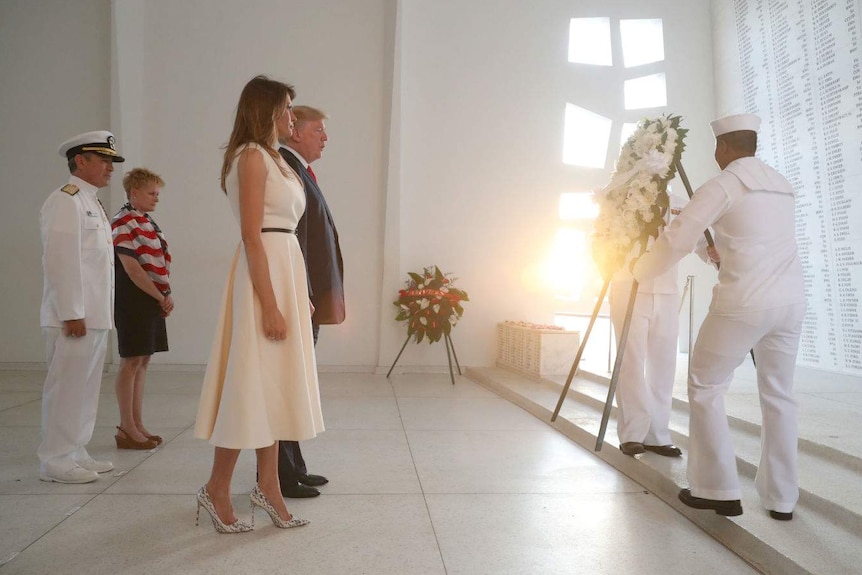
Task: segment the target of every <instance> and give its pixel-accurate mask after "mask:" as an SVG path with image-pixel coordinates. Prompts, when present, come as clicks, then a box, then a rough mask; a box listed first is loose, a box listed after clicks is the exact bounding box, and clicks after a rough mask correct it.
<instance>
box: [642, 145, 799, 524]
mask: <svg viewBox="0 0 862 575" xmlns="http://www.w3.org/2000/svg"><path fill="white" fill-rule="evenodd" d="M794 218H795V194H794V191H793V188H792V187H791V185H790V184H789V183H788V182H787V180H786V179H785V178H784V177H783V176H781V175H780V174H779V173H778V172H776V171H775V170H773V169H772V168H770V167H769V166H767V165H766V164H764V163H763V162H761V161H760V160H758V159H757V158H754V157H745V158H740V159H738V160H735V161H733V162H731V163H730V164H729V165H728V166H727V167H726V168H725V170H724V171H722V172H721V173H720V174H719V175H718V176H716V177H714V178H712V179H711V180H709V181H708V182H706V184H704V185H703V186H701V187H700V188H699V189H698V190H697V191H696V192H695V194H694V197H693V199H692V200H691V202H689V204H688V205H687V206H686V207H685V208H684V209H683V210H682V212H681V214H680V215H679V216H678V217H677V219H676V220H675V221H674V222H673V224H671V225H670V226H669V227H668V229H667V230H666V231H665V233H664V234H663V235H662V236H661V237H660V238H659V239H658V240H657V241H656V242H655V244H654V245H653V246H652V248H651V249H650V251H649V252H648V253H647V254H645V255H644V256H643V257H642V258H641V259H640V261H639V262H638V263H637V264H636V265H635V268H634V276H635V277H636V278H638V279H648V278H651V277H655V276H656V275H658V274H661V273H662V272H663V271H664V270H666V269H667V268H668V267H669V266H670V265H672V264H673V263H675V262H677V261H679V259H680V258H682V257H683V256H684V255H685V254H687V253H689V252H690V251H691V250H692V249H693V248H694V247H695V245H696V244H697V242H698V239H699V238H700V236H701V235H702V234H703V231H704V230H705V229H706V228H707V227H710V226H711V227H712V228H713V229H714V231H715V243H716V248H717V249H718V252H719V254H720V256H721V269H720V270H719V275H718V280H719V283H718V284H717V285H716V286H715V287H714V288H713V296H712V303H711V305H710V309H709V313H708V314H707V317H706V319H705V320H704V323H703V325H702V326H701V328H700V332H699V334H698V338H697V342H696V343H695V347H694V352H693V354H692V361H691V375H690V377H689V380H688V394H689V401H690V405H691V419H690V454H689V459H688V480H689V483H690V487H691V494H692V495H693V496H695V497H701V498H705V499H714V500H734V499H740V498H741V490H740V487H739V478H738V475H737V468H736V458H735V456H734V452H733V445H732V443H731V438H730V430H729V426H728V422H727V416H726V413H725V406H724V394H725V392H726V390H727V388H728V386H729V385H730V381H731V380H732V378H733V371H734V369H736V367H737V366H739V365H740V364H741V363H742V362H743V361H744V359H745V357H746V355H747V354H748V350H749V349H752V348H753V349H754V353H755V356H756V357H757V384H758V390H759V393H760V405H761V411H762V413H763V432H762V453H761V459H760V466H759V468H758V471H757V478H756V481H755V483H756V487H757V491H758V493H759V495H760V498H761V502H762V504H763V506H764V507H765V508H767V509H770V510H773V511H778V512H782V513H787V512H791V511H793V507H794V506H795V504H796V501H797V500H798V498H799V489H798V479H797V462H796V460H797V435H798V432H797V408H796V401H795V400H794V398H793V396H792V387H793V372H794V368H795V365H796V354H797V350H798V347H799V336H800V333H801V329H802V319H803V316H804V314H805V307H806V304H805V293H804V284H803V278H802V264H801V262H800V259H799V255H798V253H797V246H796V237H795V220H794Z"/></svg>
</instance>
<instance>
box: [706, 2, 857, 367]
mask: <svg viewBox="0 0 862 575" xmlns="http://www.w3.org/2000/svg"><path fill="white" fill-rule="evenodd" d="M722 4H723V2H722ZM860 4H862V1H860V0H732V1H731V2H727V4H724V6H722V7H718V8H716V7H715V5H714V13H715V16H716V17H717V20H718V22H717V24H716V26H717V28H718V29H717V32H718V34H717V38H718V39H719V40H718V42H717V45H716V50H720V49H721V47H722V43H724V44H725V45H726V44H729V43H731V42H733V40H734V36H735V41H736V45H735V46H729V48H730V50H728V52H729V53H730V54H733V53H734V52H736V51H738V61H734V62H724V63H722V62H721V57H718V58H717V80H718V85H719V90H723V91H725V92H727V94H726V95H725V98H724V99H725V103H724V104H723V105H722V101H721V98H719V107H720V108H724V109H720V110H719V112H720V113H721V114H726V113H739V112H743V111H744V112H752V113H755V114H758V115H760V116H761V117H762V118H763V125H762V128H761V132H760V135H759V142H758V147H759V150H758V156H759V157H761V158H762V159H763V160H764V161H765V162H767V163H768V164H770V165H771V166H773V167H775V168H776V169H777V170H778V171H779V172H781V173H782V174H784V175H785V176H786V177H787V178H788V179H789V180H790V182H791V184H793V187H794V188H795V189H796V192H797V194H798V199H797V209H796V238H797V242H798V245H799V253H800V256H801V258H802V265H803V269H804V275H805V290H806V295H807V299H808V312H807V314H806V317H805V324H804V327H803V331H802V340H801V343H800V347H799V357H798V364H799V365H803V366H807V367H814V368H818V369H824V370H829V371H838V372H844V373H849V374H857V375H858V374H862V322H860V316H859V313H860V296H862V70H860V61H862V54H860V52H862V49H860V42H862V5H860ZM721 27H723V28H724V29H723V30H722V29H721Z"/></svg>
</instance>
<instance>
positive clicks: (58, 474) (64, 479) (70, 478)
mask: <svg viewBox="0 0 862 575" xmlns="http://www.w3.org/2000/svg"><path fill="white" fill-rule="evenodd" d="M98 478H99V474H98V473H96V472H95V471H90V470H88V469H84V468H83V467H80V466H78V465H76V466H75V467H70V468H69V469H64V470H54V469H45V470H44V471H42V473H40V474H39V479H41V480H42V481H55V482H57V483H92V482H93V481H95V480H97V479H98Z"/></svg>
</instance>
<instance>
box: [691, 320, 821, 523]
mask: <svg viewBox="0 0 862 575" xmlns="http://www.w3.org/2000/svg"><path fill="white" fill-rule="evenodd" d="M804 315H805V304H796V305H791V306H785V307H780V308H775V309H770V310H764V311H758V312H747V313H744V314H733V315H721V314H715V313H713V312H710V313H709V314H707V316H706V319H705V320H704V322H703V325H702V326H701V328H700V333H699V334H698V337H697V343H696V344H695V347H694V352H693V354H692V358H691V376H690V377H689V380H688V398H689V402H690V404H691V420H690V442H691V443H690V444H691V447H690V453H689V458H688V481H689V485H690V487H691V493H692V495H694V496H695V497H704V498H707V499H718V500H732V499H740V498H741V490H740V488H739V477H738V475H737V471H736V457H735V456H734V452H733V445H732V443H731V439H730V428H729V425H728V422H727V414H726V413H725V407H724V394H725V392H726V391H727V388H728V386H729V385H730V381H731V380H732V379H733V371H734V369H736V368H737V367H738V366H739V365H740V364H741V363H742V362H743V361H744V360H745V357H746V355H748V350H749V349H752V348H753V349H754V356H755V358H756V361H757V388H758V391H759V393H760V410H761V413H762V415H763V427H762V431H761V443H762V445H761V456H760V466H759V467H758V470H757V478H756V480H755V484H756V486H757V492H758V493H759V494H760V499H761V502H762V504H763V506H764V507H765V508H766V509H771V510H773V511H780V512H784V513H787V512H790V511H793V507H794V506H795V505H796V501H797V500H798V499H799V487H798V485H799V482H798V477H797V467H796V442H797V436H798V430H797V417H796V400H795V399H793V395H792V389H793V372H794V369H795V367H796V353H797V351H798V348H799V335H800V333H801V331H802V318H803V316H804Z"/></svg>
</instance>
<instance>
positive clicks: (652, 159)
mask: <svg viewBox="0 0 862 575" xmlns="http://www.w3.org/2000/svg"><path fill="white" fill-rule="evenodd" d="M671 160H673V156H671V157H670V158H668V157H667V155H665V154H662V153H661V152H659V151H658V150H655V149H653V150H650V151H649V152H647V153H646V155H645V156H644V158H643V164H644V167H645V169H646V171H647V172H649V173H650V174H652V175H654V176H658V177H659V178H662V179H664V178H666V177H667V174H668V171H669V170H670V162H671Z"/></svg>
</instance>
